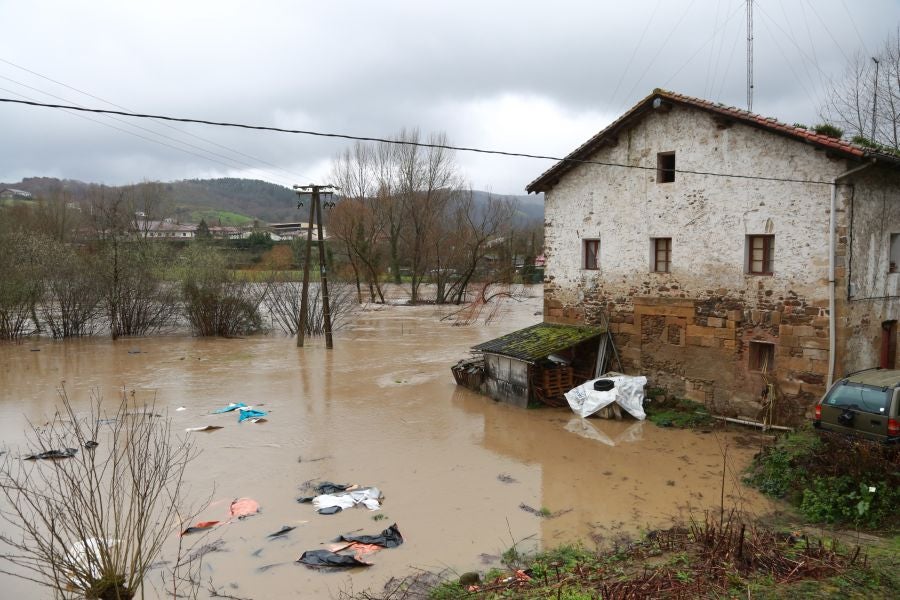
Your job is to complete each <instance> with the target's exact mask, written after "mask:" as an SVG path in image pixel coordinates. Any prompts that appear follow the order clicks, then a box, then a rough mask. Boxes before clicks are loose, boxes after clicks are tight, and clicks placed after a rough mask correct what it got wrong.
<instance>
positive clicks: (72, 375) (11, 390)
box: [0, 298, 771, 600]
mask: <svg viewBox="0 0 900 600" xmlns="http://www.w3.org/2000/svg"><path fill="white" fill-rule="evenodd" d="M539 310H540V299H539V298H531V299H528V300H526V301H525V302H522V303H520V304H517V305H515V306H514V307H511V308H510V309H508V311H507V312H506V314H505V316H504V317H503V318H502V319H499V320H497V321H496V322H494V323H491V324H490V325H487V326H484V325H475V326H470V327H454V326H452V325H451V324H450V322H449V321H445V322H441V321H440V320H439V317H440V316H442V315H443V314H446V312H448V310H445V309H440V308H438V309H436V308H434V307H380V308H378V309H375V310H370V311H364V312H362V313H361V314H360V316H359V318H358V319H356V320H355V321H354V323H353V324H352V325H351V326H350V327H348V328H347V329H345V330H343V331H341V332H339V333H338V334H337V335H336V336H335V348H334V350H332V351H326V350H325V348H324V343H323V341H322V340H319V339H314V340H311V341H310V342H308V344H307V346H306V347H305V348H300V349H298V348H296V347H295V346H294V340H293V339H288V338H284V337H280V336H277V335H273V336H266V337H262V336H261V337H252V338H246V339H232V340H225V339H195V338H190V337H156V338H146V339H130V340H120V341H115V342H113V341H111V340H108V339H90V340H83V341H66V342H53V341H49V340H36V341H28V342H25V343H23V344H21V345H9V344H5V345H0V443H2V444H5V445H9V446H12V447H13V452H16V450H15V449H14V448H15V446H16V445H17V444H19V443H21V441H22V439H23V434H22V431H23V428H24V427H25V425H26V421H27V420H30V421H32V422H42V421H45V420H46V419H47V417H48V416H50V415H51V414H52V412H53V410H54V409H55V407H56V406H57V404H58V403H57V395H56V391H55V390H56V388H57V386H58V385H59V384H60V383H61V382H65V387H66V389H67V390H68V392H69V395H70V397H71V398H72V399H73V400H74V402H75V404H76V406H80V407H85V408H86V407H87V402H88V400H89V392H90V390H91V389H92V388H96V387H99V388H101V389H102V390H103V393H104V394H105V395H106V396H107V397H112V396H114V395H115V394H117V393H118V392H117V390H121V389H122V388H123V387H124V388H126V389H127V390H129V391H131V390H134V391H135V396H136V399H137V400H138V402H141V401H143V400H150V399H152V398H153V397H154V396H155V397H156V402H157V405H158V407H161V408H163V409H167V410H168V411H169V415H170V416H171V418H172V419H173V420H174V423H175V427H176V429H177V430H178V431H183V430H184V428H186V427H192V426H197V425H205V424H216V425H223V426H224V429H221V430H218V431H215V432H212V433H192V434H187V435H192V436H195V437H194V438H193V439H194V441H195V442H196V443H197V445H198V447H199V448H201V449H202V454H201V455H200V456H199V458H197V459H196V460H195V461H194V462H193V463H191V465H190V467H189V470H188V480H189V485H190V487H191V495H192V496H193V497H195V498H205V497H207V496H208V495H209V494H210V493H211V492H212V491H213V490H215V492H214V498H215V502H214V504H213V505H212V506H210V507H209V508H208V509H207V510H206V511H205V512H204V513H203V514H202V515H201V516H200V519H198V520H219V519H222V520H224V518H225V517H226V516H227V511H228V502H229V501H230V500H231V499H233V498H237V497H241V496H249V497H251V498H254V499H256V500H258V501H259V503H260V505H261V507H262V509H261V513H260V514H259V515H256V516H254V517H251V518H248V519H246V520H243V521H238V522H234V523H232V524H229V525H227V526H224V527H219V528H217V529H215V530H213V532H212V534H211V535H210V536H209V537H207V538H206V540H205V541H206V542H208V541H211V540H214V539H217V538H221V539H222V540H224V546H223V549H222V551H219V552H215V553H212V554H209V555H207V557H206V559H205V563H204V567H203V579H204V581H207V580H209V579H210V578H212V580H213V581H214V582H215V584H216V586H218V587H219V589H220V590H222V591H223V592H226V593H230V594H233V595H236V596H241V597H248V598H256V599H258V600H259V599H263V598H331V597H336V596H337V595H338V593H339V592H340V591H341V590H356V591H360V590H363V589H366V588H375V589H380V588H381V586H382V585H383V584H384V582H385V581H386V580H387V579H388V578H389V577H391V576H392V575H404V574H407V573H409V572H410V570H411V568H422V569H429V570H443V569H447V568H450V569H453V570H455V571H457V572H460V573H461V572H464V571H468V570H484V569H486V568H489V565H488V564H486V563H485V562H483V559H484V557H483V556H482V555H483V554H488V555H494V556H496V555H499V554H500V553H502V552H503V550H505V549H506V548H508V547H510V546H511V545H512V538H515V540H516V541H520V540H525V541H524V542H523V543H522V544H521V545H520V548H521V547H524V548H526V549H534V548H538V547H541V546H545V547H546V546H553V545H557V544H559V543H563V542H573V541H584V542H585V543H586V544H587V545H588V546H592V545H593V544H594V543H595V542H596V541H597V540H598V539H606V540H610V539H612V538H614V537H615V536H617V535H621V534H634V533H637V532H639V531H641V530H647V529H652V528H656V527H660V526H665V525H666V524H667V523H671V521H672V519H674V518H678V517H685V516H687V515H688V514H689V513H690V512H691V511H693V512H694V514H698V515H702V511H703V510H705V509H711V510H716V511H717V510H718V508H717V507H718V506H719V496H720V489H721V478H722V452H721V447H722V446H724V445H725V444H727V445H728V452H727V457H728V463H729V469H728V475H727V477H726V486H725V490H726V495H727V500H726V503H727V504H728V505H729V506H730V505H732V504H735V503H738V504H742V505H743V507H744V508H745V509H748V510H753V511H755V512H757V513H765V512H768V511H769V510H770V509H771V506H770V504H769V503H768V502H767V501H766V500H765V499H763V498H762V497H761V496H759V495H758V494H756V493H755V492H753V491H751V490H749V489H747V488H744V487H743V486H741V485H740V483H739V480H740V470H741V469H742V468H743V467H744V466H745V465H746V464H747V463H748V461H749V460H750V457H751V456H752V454H753V453H754V452H755V448H754V447H749V446H747V445H745V444H741V443H739V442H740V440H739V435H738V434H734V433H716V434H713V433H710V434H702V433H695V432H690V431H680V430H672V429H660V428H658V427H656V426H655V425H653V424H652V423H641V422H636V421H633V420H629V421H622V422H614V421H612V422H611V421H603V420H598V419H591V420H588V421H581V420H580V419H577V418H575V417H574V415H572V414H571V413H570V412H569V411H568V410H563V409H545V410H528V411H526V410H521V409H516V408H513V407H509V406H506V405H501V404H498V403H495V402H493V401H492V400H490V399H488V398H486V397H483V396H479V395H477V394H474V393H472V392H469V391H468V390H465V389H462V388H458V387H457V386H456V385H455V383H454V381H453V378H452V376H451V374H450V371H449V367H450V365H452V364H453V363H454V362H456V361H457V360H458V359H459V358H462V357H464V356H466V355H467V350H468V348H469V347H470V346H472V345H474V344H477V343H479V342H481V341H484V340H487V339H490V338H492V337H496V336H498V335H502V334H504V333H507V332H509V331H512V330H514V329H517V328H520V327H524V326H526V325H529V324H531V323H534V322H536V321H538V320H539V319H540V316H535V314H534V313H535V312H537V311H539ZM33 349H39V350H40V351H39V352H35V351H32V350H33ZM135 349H139V350H140V353H129V351H130V350H135ZM230 402H245V403H246V404H253V405H260V404H264V405H265V406H264V407H262V408H263V409H264V410H267V411H269V417H268V419H269V420H268V422H267V423H259V424H252V423H243V424H241V425H238V424H237V417H236V415H235V414H234V413H229V414H225V415H210V414H208V413H209V412H210V411H212V410H214V409H216V408H219V407H222V406H225V405H227V404H228V403H230ZM181 406H183V407H186V409H187V410H184V411H179V412H175V409H176V408H177V407H181ZM746 435H747V434H746V432H744V433H743V437H746ZM501 474H502V475H506V476H508V478H504V479H506V481H501V480H500V479H498V475H501ZM509 478H511V479H512V480H513V481H510V480H509ZM319 479H326V480H330V481H335V482H339V483H348V482H352V483H359V484H362V485H373V486H377V487H379V488H380V489H381V490H382V492H383V493H384V495H385V501H384V505H383V507H382V509H381V510H380V511H377V512H369V511H368V510H366V509H365V508H357V509H351V510H346V511H344V512H342V513H339V514H337V515H334V516H321V515H318V514H316V513H315V512H314V509H313V508H312V506H311V505H309V504H298V503H297V502H296V498H297V497H299V496H303V495H307V494H306V493H301V491H300V489H299V488H300V485H301V484H302V483H303V482H305V481H308V480H319ZM521 503H525V504H526V505H529V506H531V507H534V508H535V509H540V508H542V507H546V508H547V509H549V510H550V511H553V512H557V511H560V512H562V514H559V515H558V516H555V517H554V518H549V519H544V518H540V517H539V516H536V515H534V514H531V513H529V512H526V511H524V510H522V509H520V508H519V505H520V504H521ZM563 511H565V512H563ZM376 514H384V515H385V516H386V517H387V519H385V520H381V521H377V522H376V521H373V520H372V516H373V515H376ZM394 522H396V523H397V524H398V526H399V529H400V531H401V532H402V533H403V536H404V538H405V543H404V544H403V545H402V546H400V547H398V548H395V549H388V550H384V551H382V552H380V553H377V554H375V555H374V556H373V557H372V561H373V562H374V563H375V566H372V567H369V568H367V569H356V570H353V571H352V572H340V573H320V572H316V571H313V570H310V569H308V568H306V567H304V566H302V565H300V564H295V563H293V561H295V560H296V559H297V558H298V557H299V556H300V554H302V553H303V551H304V550H309V549H316V548H320V547H321V544H323V543H325V542H329V541H331V540H332V539H333V538H334V537H335V536H337V535H339V534H341V533H346V532H351V531H355V530H361V533H376V532H379V531H381V530H382V529H384V528H385V527H387V526H388V525H390V524H391V523H394ZM282 525H292V526H296V527H297V528H296V529H295V530H294V531H292V532H291V533H289V534H288V535H287V536H286V537H285V538H282V539H276V540H273V541H269V540H267V539H266V535H267V534H269V533H272V532H274V531H277V530H278V529H280V528H281V526H282ZM176 537H177V536H175V535H174V534H173V541H174V540H175V538H176ZM280 563H283V564H280ZM272 564H280V565H279V566H276V567H273V568H270V569H268V570H266V571H265V572H259V571H258V570H257V569H258V568H259V567H263V566H266V565H272ZM494 564H496V563H494ZM153 578H154V579H156V580H158V578H159V573H158V572H157V573H154V574H153ZM0 589H3V590H4V591H3V593H2V594H0V596H2V597H6V598H13V597H15V598H23V599H30V598H34V599H37V598H43V597H46V592H45V591H44V590H41V589H39V588H37V587H35V586H34V585H33V584H29V583H26V582H22V581H19V580H16V579H14V578H12V577H10V576H6V575H0ZM150 596H152V594H150ZM201 597H206V593H205V592H203V593H202V594H201Z"/></svg>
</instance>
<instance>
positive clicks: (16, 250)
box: [0, 232, 41, 340]
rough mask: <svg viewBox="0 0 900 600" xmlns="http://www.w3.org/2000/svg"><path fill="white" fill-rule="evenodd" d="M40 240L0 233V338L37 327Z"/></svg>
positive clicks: (17, 234) (22, 333)
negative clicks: (37, 261) (36, 309)
mask: <svg viewBox="0 0 900 600" xmlns="http://www.w3.org/2000/svg"><path fill="white" fill-rule="evenodd" d="M39 243H40V242H39V240H38V239H36V238H35V236H31V235H27V234H21V233H17V232H16V233H10V234H7V235H0V340H15V339H19V338H21V337H23V336H26V335H29V334H31V333H32V332H33V331H34V330H35V329H36V328H37V323H36V322H35V321H36V319H35V318H34V316H35V312H34V311H35V307H36V306H37V303H38V301H39V299H40V297H41V282H40V278H39V277H38V267H37V264H36V259H37V255H38V247H39Z"/></svg>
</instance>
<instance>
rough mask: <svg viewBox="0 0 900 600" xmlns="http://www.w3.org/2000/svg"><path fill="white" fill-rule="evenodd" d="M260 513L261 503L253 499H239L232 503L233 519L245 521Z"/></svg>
mask: <svg viewBox="0 0 900 600" xmlns="http://www.w3.org/2000/svg"><path fill="white" fill-rule="evenodd" d="M258 512H259V502H257V501H256V500H254V499H252V498H238V499H237V500H235V501H233V502H232V503H231V516H232V518H235V517H236V518H238V519H243V518H244V517H249V516H250V515H255V514H256V513H258Z"/></svg>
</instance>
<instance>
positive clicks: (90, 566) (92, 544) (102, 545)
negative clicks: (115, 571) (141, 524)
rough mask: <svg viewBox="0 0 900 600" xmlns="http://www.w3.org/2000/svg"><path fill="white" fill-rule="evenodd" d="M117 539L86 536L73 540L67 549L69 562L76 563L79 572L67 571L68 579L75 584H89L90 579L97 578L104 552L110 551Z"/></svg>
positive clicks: (99, 573) (117, 541)
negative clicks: (84, 538)
mask: <svg viewBox="0 0 900 600" xmlns="http://www.w3.org/2000/svg"><path fill="white" fill-rule="evenodd" d="M118 543H119V540H115V539H106V540H100V539H97V538H88V539H86V540H84V541H81V542H75V543H74V544H72V547H71V548H69V550H68V551H67V553H68V559H69V560H70V561H71V563H70V564H74V565H77V566H78V568H79V569H81V571H80V572H79V573H68V572H67V575H68V577H69V580H70V581H71V582H72V583H73V584H75V585H90V583H91V580H95V579H99V578H100V575H101V571H102V562H103V558H102V556H103V554H104V552H111V549H112V547H113V546H115V545H117V544H118Z"/></svg>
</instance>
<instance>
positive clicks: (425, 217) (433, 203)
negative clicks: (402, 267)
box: [397, 130, 460, 304]
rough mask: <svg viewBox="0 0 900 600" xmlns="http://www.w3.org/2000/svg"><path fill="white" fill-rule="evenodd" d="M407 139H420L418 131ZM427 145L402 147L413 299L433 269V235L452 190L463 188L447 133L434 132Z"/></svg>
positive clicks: (401, 179)
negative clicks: (431, 242) (460, 186)
mask: <svg viewBox="0 0 900 600" xmlns="http://www.w3.org/2000/svg"><path fill="white" fill-rule="evenodd" d="M406 139H407V141H411V142H418V141H419V133H418V131H417V130H413V131H412V132H410V133H408V134H406ZM428 143H429V144H430V146H429V147H427V148H422V147H421V146H417V145H401V146H399V147H398V148H399V149H398V154H399V159H398V169H399V173H400V175H399V177H398V182H399V185H398V190H397V191H398V195H399V197H400V198H401V200H402V202H403V217H404V219H406V221H407V223H408V226H407V227H405V228H404V229H403V230H402V232H401V238H402V239H403V241H404V244H405V246H406V254H407V258H408V260H409V263H410V276H411V282H410V301H411V302H412V303H413V304H415V303H416V302H418V301H419V300H420V298H419V287H420V286H421V284H422V282H423V281H424V279H425V277H426V276H427V273H428V271H429V269H430V259H431V246H430V245H429V244H428V237H429V235H432V234H434V232H435V229H436V227H438V226H439V224H440V219H441V218H442V217H443V215H445V214H446V208H447V204H448V203H449V200H450V197H451V193H452V190H453V189H454V188H456V187H459V184H460V181H459V178H458V176H457V173H456V163H455V162H454V160H453V154H452V153H451V152H450V151H449V150H446V149H444V148H442V147H440V146H446V145H447V144H448V142H447V136H446V134H444V133H438V134H432V135H431V136H429V138H428Z"/></svg>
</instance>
